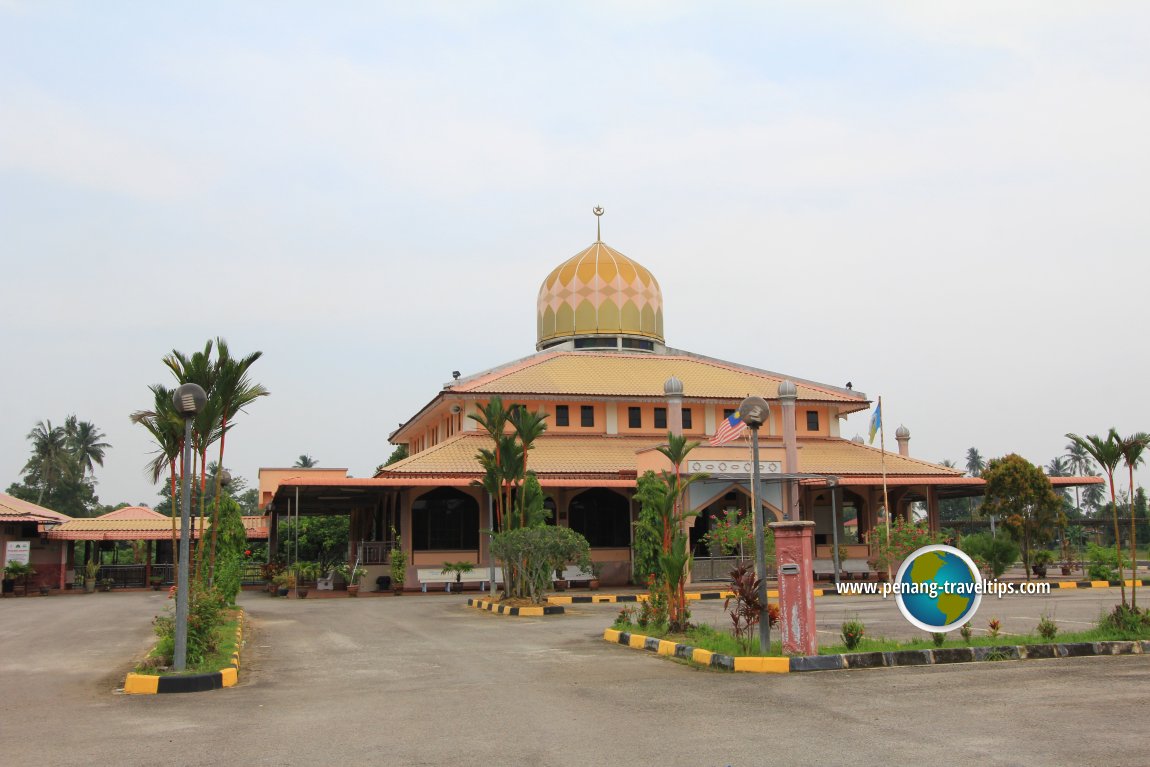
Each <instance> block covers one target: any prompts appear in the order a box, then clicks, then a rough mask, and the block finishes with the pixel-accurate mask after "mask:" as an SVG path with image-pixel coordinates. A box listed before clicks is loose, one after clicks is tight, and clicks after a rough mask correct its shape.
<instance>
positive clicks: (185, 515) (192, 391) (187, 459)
mask: <svg viewBox="0 0 1150 767" xmlns="http://www.w3.org/2000/svg"><path fill="white" fill-rule="evenodd" d="M207 401H208V395H207V394H206V393H205V392H204V390H203V388H201V387H200V386H198V385H197V384H194V383H186V384H184V385H183V386H181V387H180V388H178V389H176V390H175V391H174V392H172V404H173V405H174V406H175V408H176V412H177V413H179V415H180V416H181V417H182V418H183V419H184V464H183V465H184V478H183V482H182V486H181V489H180V559H179V570H178V574H177V576H176V647H175V651H174V652H173V658H172V666H173V668H174V669H175V670H176V671H183V670H184V669H185V668H186V667H187V665H188V558H189V557H190V549H191V544H190V537H191V516H190V515H191V509H192V477H191V473H190V469H191V466H192V421H193V420H194V419H195V417H196V413H198V412H200V410H202V409H203V407H204V405H205V404H207Z"/></svg>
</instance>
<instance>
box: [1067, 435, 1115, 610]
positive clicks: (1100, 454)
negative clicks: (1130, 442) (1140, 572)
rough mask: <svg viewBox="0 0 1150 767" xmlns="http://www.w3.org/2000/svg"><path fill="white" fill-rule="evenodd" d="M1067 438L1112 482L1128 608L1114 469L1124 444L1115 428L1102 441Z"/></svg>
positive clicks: (1074, 436) (1092, 438)
mask: <svg viewBox="0 0 1150 767" xmlns="http://www.w3.org/2000/svg"><path fill="white" fill-rule="evenodd" d="M1066 438H1067V439H1069V440H1071V441H1072V442H1075V443H1077V444H1079V445H1081V446H1082V448H1083V450H1085V451H1086V452H1087V453H1089V454H1090V457H1091V458H1093V459H1094V460H1095V461H1097V462H1098V465H1099V466H1101V467H1102V470H1103V471H1105V472H1106V478H1107V479H1108V480H1110V507H1111V508H1112V509H1113V510H1114V550H1115V551H1116V552H1117V553H1118V582H1119V586H1120V588H1121V590H1122V606H1123V607H1125V606H1126V580H1125V578H1124V577H1123V575H1122V539H1121V538H1120V537H1119V531H1118V502H1117V500H1116V499H1115V497H1114V469H1116V468H1117V467H1118V462H1119V461H1121V460H1122V444H1121V439H1120V438H1119V436H1118V432H1117V431H1116V430H1114V429H1113V428H1111V429H1110V433H1109V434H1107V435H1106V439H1102V438H1101V437H1099V436H1097V435H1093V434H1092V435H1090V436H1088V437H1085V438H1083V437H1079V436H1078V435H1077V434H1067V435H1066Z"/></svg>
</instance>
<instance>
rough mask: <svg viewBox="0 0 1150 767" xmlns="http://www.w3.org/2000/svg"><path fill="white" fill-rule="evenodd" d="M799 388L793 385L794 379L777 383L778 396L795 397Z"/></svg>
mask: <svg viewBox="0 0 1150 767" xmlns="http://www.w3.org/2000/svg"><path fill="white" fill-rule="evenodd" d="M798 393H799V388H798V387H797V386H795V382H794V381H789V380H788V381H783V382H781V383H780V384H779V396H780V397H796V396H798Z"/></svg>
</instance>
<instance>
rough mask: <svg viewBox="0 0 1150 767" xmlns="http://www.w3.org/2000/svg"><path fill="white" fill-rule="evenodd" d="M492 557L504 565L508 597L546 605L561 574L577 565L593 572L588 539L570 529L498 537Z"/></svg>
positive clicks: (519, 531)
mask: <svg viewBox="0 0 1150 767" xmlns="http://www.w3.org/2000/svg"><path fill="white" fill-rule="evenodd" d="M491 553H492V554H494V555H495V558H496V559H498V560H499V561H500V563H501V564H502V565H503V580H504V584H505V589H506V594H507V596H509V597H513V598H516V597H518V598H524V599H530V600H531V601H532V602H536V603H539V602H542V601H543V599H544V598H545V597H546V594H547V592H548V591H549V590H550V588H551V583H552V580H553V579H554V576H555V572H556V571H557V570H562V569H564V568H565V567H566V566H567V565H568V564H575V565H579V566H580V567H582V568H583V569H584V570H587V571H589V570H590V569H591V548H590V547H589V546H588V545H587V539H586V538H584V537H583V536H582V535H580V534H579V533H577V532H575V531H574V530H572V529H571V528H568V527H557V526H552V525H544V526H542V527H520V528H516V529H514V530H506V531H504V532H502V533H496V534H495V535H494V536H493V537H492V539H491Z"/></svg>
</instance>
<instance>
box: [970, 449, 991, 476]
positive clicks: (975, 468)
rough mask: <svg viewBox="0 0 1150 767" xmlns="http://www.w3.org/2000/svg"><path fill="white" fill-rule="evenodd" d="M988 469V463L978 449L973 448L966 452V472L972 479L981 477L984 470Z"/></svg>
mask: <svg viewBox="0 0 1150 767" xmlns="http://www.w3.org/2000/svg"><path fill="white" fill-rule="evenodd" d="M985 468H986V461H985V460H983V458H982V455H981V454H980V453H979V452H978V448H976V447H972V448H970V449H969V450H967V451H966V472H967V473H968V474H970V476H972V477H981V476H982V470H983V469H985Z"/></svg>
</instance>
